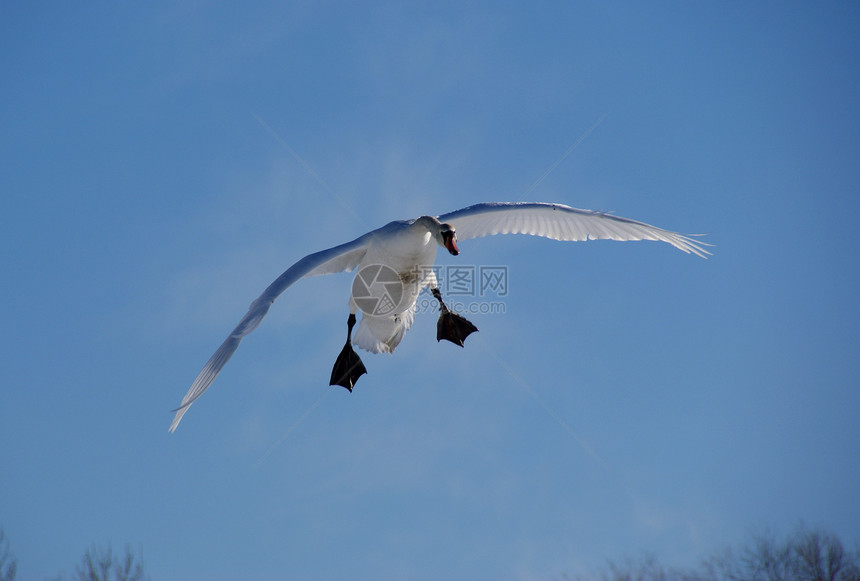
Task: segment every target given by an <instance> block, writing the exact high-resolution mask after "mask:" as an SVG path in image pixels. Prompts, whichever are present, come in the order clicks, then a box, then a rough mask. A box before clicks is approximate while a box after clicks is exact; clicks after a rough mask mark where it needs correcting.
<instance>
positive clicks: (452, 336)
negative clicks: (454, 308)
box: [436, 309, 478, 347]
mask: <svg viewBox="0 0 860 581" xmlns="http://www.w3.org/2000/svg"><path fill="white" fill-rule="evenodd" d="M477 330H478V328H477V327H476V326H475V325H473V324H472V323H471V322H469V321H468V320H466V319H465V318H464V317H461V316H460V315H458V314H457V313H452V312H451V311H449V310H447V309H446V310H444V311H443V312H442V314H441V315H439V320H438V321H436V340H437V341H441V340H442V339H447V340H448V341H450V342H451V343H454V344H456V345H459V346H460V347H463V341H465V340H466V337H468V336H469V335H471V334H472V333H474V332H475V331H477Z"/></svg>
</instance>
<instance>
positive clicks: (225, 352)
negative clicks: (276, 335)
mask: <svg viewBox="0 0 860 581" xmlns="http://www.w3.org/2000/svg"><path fill="white" fill-rule="evenodd" d="M369 236H370V235H369V234H365V235H364V236H362V237H360V238H357V239H355V240H353V241H352V242H347V243H346V244H341V245H340V246H335V247H334V248H329V249H328V250H323V251H320V252H316V253H314V254H309V255H307V256H305V257H304V258H302V259H301V260H299V261H298V262H297V263H295V264H294V265H292V266H291V267H290V268H288V269H287V270H286V271H285V272H284V273H283V274H282V275H281V276H279V277H278V278H277V279H276V280H275V282H273V283H272V284H270V285H269V287H268V288H267V289H266V290H264V291H263V294H261V295H260V296H259V297H258V298H257V300H255V301H254V302H253V303H251V306H250V307H249V308H248V312H247V313H246V314H245V316H244V317H242V320H241V321H239V324H238V325H236V328H235V329H233V332H232V333H230V336H229V337H227V339H225V340H224V342H223V343H221V346H220V347H218V350H217V351H216V352H215V354H214V355H212V357H211V358H210V359H209V361H207V362H206V365H205V366H204V367H203V370H202V371H201V372H200V374H199V375H198V376H197V379H195V380H194V383H193V384H191V387H190V388H189V390H188V393H186V394H185V397H184V398H182V403H181V404H180V406H179V407H178V408H177V409H176V410H174V411H175V412H176V415H175V416H174V417H173V422H172V423H171V424H170V431H171V432H172V431H174V430H175V429H176V427H177V426H178V425H179V422H180V420H182V416H183V415H184V414H185V412H187V411H188V408H189V406H190V405H191V404H192V403H194V400H196V399H197V398H198V397H200V396H201V395H203V392H204V391H206V389H207V388H208V387H209V386H210V385H212V382H213V381H215V377H216V376H217V375H218V372H220V371H221V368H222V367H224V364H226V363H227V361H229V360H230V357H232V356H233V353H235V352H236V349H237V348H238V347H239V343H240V342H241V341H242V338H243V337H244V336H245V335H247V334H248V333H250V332H251V331H253V330H254V329H256V328H257V325H259V324H260V321H262V320H263V317H265V316H266V313H268V312H269V307H271V306H272V303H274V302H275V299H276V298H278V296H279V295H280V294H281V293H282V292H284V291H285V290H287V288H288V287H289V286H290V285H291V284H293V283H294V282H296V281H297V280H299V279H300V278H304V277H306V276H315V275H318V274H334V273H336V272H343V271H344V270H352V269H354V268H355V267H356V266H358V264H359V263H360V262H361V259H362V258H363V257H364V254H365V253H366V252H367V242H368V238H369Z"/></svg>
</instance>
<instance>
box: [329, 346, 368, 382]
mask: <svg viewBox="0 0 860 581" xmlns="http://www.w3.org/2000/svg"><path fill="white" fill-rule="evenodd" d="M365 373H367V369H365V368H364V363H362V362H361V358H360V357H359V356H358V353H356V352H355V349H353V348H352V345H350V344H349V341H347V342H346V345H344V346H343V349H342V350H341V352H340V355H338V356H337V360H336V361H335V362H334V367H332V369H331V380H330V381H329V385H340V386H342V387H345V388H347V389H348V390H349V391H352V388H353V386H354V385H355V382H356V381H358V378H359V377H361V376H362V375H364V374H365Z"/></svg>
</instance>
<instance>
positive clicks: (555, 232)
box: [170, 202, 710, 432]
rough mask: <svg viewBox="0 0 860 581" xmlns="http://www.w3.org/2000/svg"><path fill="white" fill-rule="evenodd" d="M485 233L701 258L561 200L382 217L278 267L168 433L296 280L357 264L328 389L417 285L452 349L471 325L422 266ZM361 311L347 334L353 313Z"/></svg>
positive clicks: (399, 315) (390, 342)
mask: <svg viewBox="0 0 860 581" xmlns="http://www.w3.org/2000/svg"><path fill="white" fill-rule="evenodd" d="M491 234H529V235H532V236H543V237H545V238H552V239H553V240H573V241H583V240H601V239H609V240H659V241H662V242H668V243H669V244H671V245H672V246H674V247H675V248H677V249H679V250H682V251H684V252H686V253H688V254H689V253H692V254H695V255H697V256H700V257H702V258H707V256H706V255H708V254H710V252H708V251H707V250H706V249H705V248H704V246H709V245H708V244H705V243H703V242H698V241H696V240H694V239H692V238H690V237H689V236H685V235H682V234H678V233H676V232H670V231H668V230H663V229H662V228H657V227H655V226H649V225H648V224H644V223H642V222H637V221H636V220H630V219H628V218H621V217H619V216H613V215H611V214H607V213H604V212H593V211H591V210H578V209H576V208H571V207H569V206H565V205H562V204H548V203H540V202H536V203H503V202H498V203H485V204H476V205H474V206H469V207H468V208H463V209H461V210H456V211H454V212H450V213H448V214H443V215H442V216H438V217H433V216H421V217H420V218H416V219H413V220H398V221H395V222H390V223H389V224H386V225H385V226H383V227H382V228H379V229H377V230H373V231H372V232H368V233H367V234H365V235H363V236H360V237H358V238H356V239H355V240H353V241H352V242H347V243H346V244H341V245H340V246H335V247H333V248H329V249H327V250H322V251H320V252H315V253H313V254H309V255H307V256H305V257H304V258H302V259H301V260H299V261H298V262H296V263H295V264H294V265H292V266H291V267H290V268H288V269H287V270H286V271H285V272H284V273H283V274H282V275H281V276H279V277H278V278H277V279H276V280H275V281H274V282H273V283H272V284H270V285H269V287H268V288H267V289H266V290H264V291H263V294H261V295H260V296H259V297H258V298H257V300H255V301H254V302H253V303H251V306H250V307H249V308H248V312H247V313H246V314H245V316H244V317H242V320H241V321H239V324H238V325H236V328H235V329H233V331H232V332H231V333H230V336H229V337H227V339H226V340H225V341H224V342H223V343H222V344H221V346H220V347H219V348H218V350H217V351H215V354H214V355H212V357H211V358H210V359H209V361H207V362H206V365H205V366H204V367H203V370H202V371H200V374H199V375H198V376H197V379H195V380H194V383H193V384H192V385H191V387H190V388H189V390H188V393H186V394H185V397H184V398H182V403H181V404H180V406H179V407H178V408H177V409H176V410H174V411H175V412H176V415H175V416H174V418H173V422H172V423H171V424H170V431H171V432H173V431H174V430H176V428H177V426H179V422H180V421H181V420H182V416H183V415H185V412H187V411H188V408H189V407H190V406H191V404H192V403H194V401H195V400H196V399H197V398H198V397H200V396H201V395H203V392H205V391H206V389H207V388H208V387H209V386H210V385H212V382H213V381H214V380H215V377H216V376H217V375H218V373H219V372H220V371H221V369H222V368H223V367H224V365H225V364H226V363H227V361H228V360H229V359H230V357H232V355H233V353H235V351H236V349H237V348H238V347H239V343H240V342H241V341H242V338H243V337H244V336H245V335H247V334H248V333H250V332H251V331H253V330H254V329H256V328H257V325H259V324H260V321H262V320H263V317H265V316H266V313H268V312H269V307H271V306H272V303H274V302H275V299H276V298H278V297H279V296H280V295H281V293H283V292H284V291H285V290H287V288H289V287H290V285H292V284H293V283H295V282H296V281H298V280H299V279H301V278H304V277H306V276H316V275H320V274H333V273H337V272H343V271H347V270H350V271H351V270H355V269H356V268H357V269H358V271H357V274H356V277H355V279H354V281H353V286H352V293H351V294H350V297H349V311H350V312H349V317H348V319H347V332H346V344H345V345H344V346H343V349H342V350H341V352H340V354H339V355H338V357H337V360H336V361H335V363H334V367H333V368H332V374H331V380H330V382H329V385H341V386H343V387H345V388H346V389H348V390H349V391H352V388H353V386H354V385H355V382H356V381H358V378H359V377H361V375H363V374H364V373H367V370H366V369H365V367H364V364H363V363H362V361H361V359H360V358H359V356H358V354H357V353H356V352H355V350H354V349H353V348H352V346H353V345H355V346H356V347H359V348H360V349H364V350H366V351H370V352H372V353H391V352H393V351H394V349H395V348H396V347H397V345H398V344H399V343H400V340H401V339H403V335H404V334H405V333H406V331H407V330H408V329H409V327H410V326H411V325H412V321H413V319H414V317H415V309H414V306H415V303H416V301H417V299H418V294H419V293H420V291H421V290H422V289H423V288H424V287H429V289H430V291H431V293H432V294H433V296H434V297H435V298H436V299H437V300H438V301H439V309H440V311H441V314H440V315H439V321H438V322H437V326H436V339H437V340H438V341H441V340H442V339H446V340H448V341H451V342H453V343H455V344H457V345H460V346H461V347H462V346H463V342H464V341H465V340H466V337H468V336H469V334H471V333H473V332H475V331H477V330H478V329H477V328H476V327H475V326H474V325H473V324H472V323H470V322H469V321H467V320H466V319H465V318H463V317H461V316H460V315H458V314H456V313H454V312H452V311H450V310H449V309H448V307H447V305H445V303H444V301H443V300H442V294H441V292H440V291H439V289H438V288H437V281H436V276H435V274H434V272H433V268H432V265H433V263H434V261H435V260H436V246H437V244H438V245H439V246H443V247H444V248H445V249H446V250H447V251H448V252H450V253H451V254H452V255H454V256H456V255H458V254H459V253H460V251H459V249H458V248H457V241H458V240H468V239H470V238H479V237H481V236H488V235H491ZM359 310H361V311H362V316H361V320H360V322H359V323H358V328H357V329H356V331H355V335H354V336H353V333H352V332H353V328H354V327H355V325H356V316H355V315H356V313H357V312H358V311H359Z"/></svg>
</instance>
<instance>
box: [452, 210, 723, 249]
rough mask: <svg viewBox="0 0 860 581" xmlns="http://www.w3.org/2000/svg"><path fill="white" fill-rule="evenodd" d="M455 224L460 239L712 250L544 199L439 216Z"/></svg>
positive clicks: (644, 226) (681, 236)
mask: <svg viewBox="0 0 860 581" xmlns="http://www.w3.org/2000/svg"><path fill="white" fill-rule="evenodd" d="M439 221H440V222H445V223H448V224H451V225H452V226H453V227H454V229H455V230H456V231H457V238H458V239H459V240H468V239H469V238H480V237H481V236H490V235H493V234H529V235H532V236H543V237H544V238H552V239H553V240H570V241H584V240H624V241H626V240H659V241H661V242H667V243H669V244H671V245H672V246H674V247H675V248H677V249H679V250H682V251H683V252H686V253H688V254H690V253H692V254H695V255H696V256H701V257H702V258H707V255H709V254H711V253H710V252H708V251H707V250H706V249H705V246H710V244H707V243H704V242H700V241H698V240H695V239H693V238H692V237H691V236H688V235H684V234H679V233H677V232H672V231H670V230H664V229H662V228H658V227H656V226H651V225H649V224H645V223H644V222H638V221H636V220H630V219H629V218H621V217H620V216H613V215H612V214H607V213H605V212H594V211H591V210H579V209H577V208H571V207H570V206H565V205H563V204H547V203H543V202H523V203H505V202H491V203H485V204H475V205H474V206H469V207H468V208H463V209H462V210H456V211H454V212H449V213H448V214H443V215H442V216H439Z"/></svg>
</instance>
